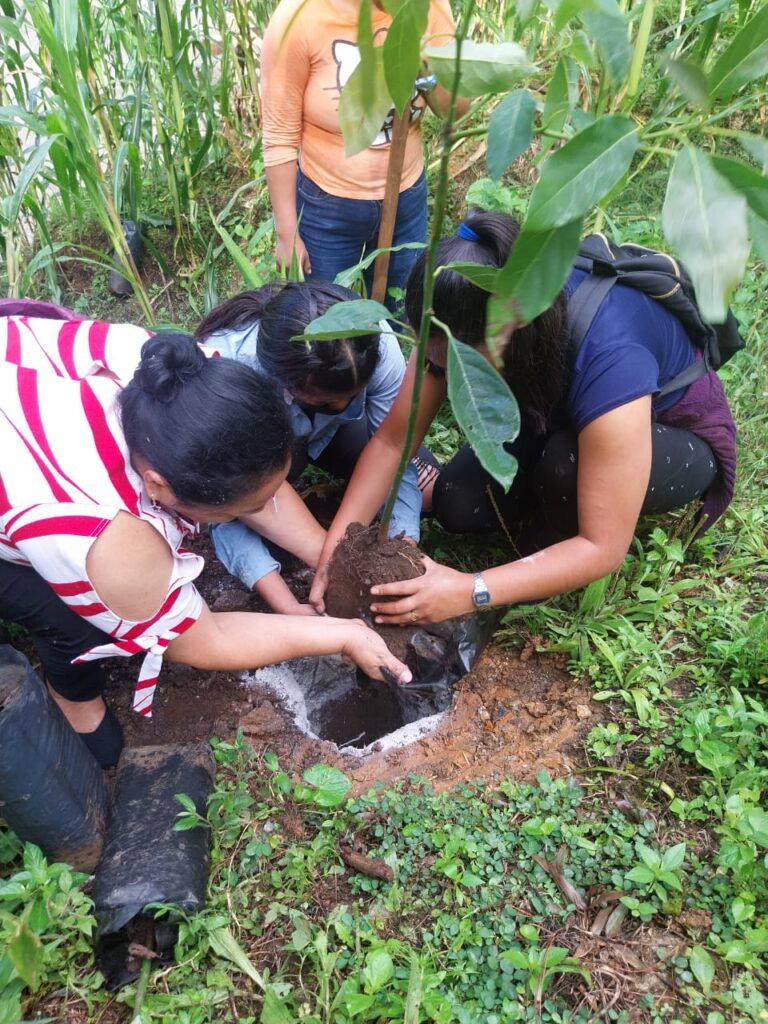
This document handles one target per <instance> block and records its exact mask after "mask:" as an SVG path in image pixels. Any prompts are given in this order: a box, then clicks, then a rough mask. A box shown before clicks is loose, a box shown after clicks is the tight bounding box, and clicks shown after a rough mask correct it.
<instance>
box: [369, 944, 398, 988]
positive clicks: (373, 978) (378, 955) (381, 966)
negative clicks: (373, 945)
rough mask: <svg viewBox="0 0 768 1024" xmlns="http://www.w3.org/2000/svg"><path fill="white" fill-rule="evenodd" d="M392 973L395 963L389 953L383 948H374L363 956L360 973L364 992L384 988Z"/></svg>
mask: <svg viewBox="0 0 768 1024" xmlns="http://www.w3.org/2000/svg"><path fill="white" fill-rule="evenodd" d="M394 973H395V965H394V963H393V962H392V957H391V956H390V955H389V953H387V952H386V950H383V949H374V950H373V951H372V952H370V953H369V954H368V956H367V957H366V958H365V967H364V968H363V970H362V974H361V977H362V979H363V984H364V985H365V990H366V992H368V993H374V992H378V991H379V989H381V988H384V986H385V985H386V984H387V982H388V981H389V980H390V978H392V976H393V975H394Z"/></svg>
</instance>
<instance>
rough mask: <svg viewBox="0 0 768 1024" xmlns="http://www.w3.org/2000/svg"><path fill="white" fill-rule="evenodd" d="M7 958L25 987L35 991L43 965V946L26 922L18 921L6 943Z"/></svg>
mask: <svg viewBox="0 0 768 1024" xmlns="http://www.w3.org/2000/svg"><path fill="white" fill-rule="evenodd" d="M7 952H8V956H9V958H10V960H11V963H12V964H13V966H14V967H15V968H16V971H17V973H18V975H19V977H20V978H21V979H22V981H23V982H24V984H25V985H27V986H28V987H29V988H31V989H32V991H33V992H36V991H37V987H38V985H39V984H40V968H41V967H42V965H43V944H42V942H41V941H40V939H38V937H37V936H36V935H35V934H34V933H33V931H32V929H31V928H30V927H29V925H28V924H27V922H26V920H23V919H22V920H21V921H19V923H18V925H17V926H16V931H15V932H14V934H13V936H12V937H11V940H10V942H9V943H8V950H7Z"/></svg>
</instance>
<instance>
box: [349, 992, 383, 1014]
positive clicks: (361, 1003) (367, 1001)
mask: <svg viewBox="0 0 768 1024" xmlns="http://www.w3.org/2000/svg"><path fill="white" fill-rule="evenodd" d="M375 1000H376V996H372V995H366V994H365V993H364V992H347V993H345V995H344V1007H345V1009H346V1011H347V1013H348V1014H349V1015H350V1017H356V1016H358V1015H359V1014H361V1013H365V1012H366V1010H370V1008H371V1007H372V1006H373V1004H374V1002H375ZM363 1020H365V1018H363Z"/></svg>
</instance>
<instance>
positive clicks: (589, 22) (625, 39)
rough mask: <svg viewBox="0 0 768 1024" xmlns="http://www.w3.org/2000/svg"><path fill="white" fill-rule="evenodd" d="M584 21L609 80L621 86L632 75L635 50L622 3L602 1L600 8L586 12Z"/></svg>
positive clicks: (609, 0) (598, 6)
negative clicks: (630, 72)
mask: <svg viewBox="0 0 768 1024" xmlns="http://www.w3.org/2000/svg"><path fill="white" fill-rule="evenodd" d="M581 21H582V24H583V25H584V28H585V29H586V32H587V35H588V36H589V38H590V39H592V40H593V41H594V44H595V47H596V49H597V53H598V56H599V57H600V60H601V62H602V64H603V67H604V68H605V70H606V72H607V74H608V77H609V78H610V79H611V81H612V82H613V83H614V85H618V84H620V83H621V82H623V81H624V79H625V78H626V77H627V74H628V73H629V66H630V63H631V61H632V48H631V46H630V45H629V32H628V29H627V20H626V18H625V16H624V15H623V14H622V12H621V10H620V8H619V6H618V4H617V3H616V2H615V0H599V2H598V3H597V4H596V9H594V10H585V11H584V12H583V13H582V15H581Z"/></svg>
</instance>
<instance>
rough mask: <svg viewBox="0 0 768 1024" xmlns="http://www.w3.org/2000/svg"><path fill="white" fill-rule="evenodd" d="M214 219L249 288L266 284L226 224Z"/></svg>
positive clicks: (214, 224) (215, 225) (214, 223)
mask: <svg viewBox="0 0 768 1024" xmlns="http://www.w3.org/2000/svg"><path fill="white" fill-rule="evenodd" d="M212 220H213V226H214V227H215V228H216V230H217V231H218V233H219V234H220V235H221V239H222V241H223V242H224V245H225V246H226V247H227V251H228V252H229V255H230V256H231V257H232V259H233V260H234V262H235V266H236V267H237V269H238V270H239V271H240V273H241V274H242V275H243V280H244V281H245V283H246V284H247V285H248V287H249V288H260V287H261V286H262V284H264V282H263V281H262V279H261V275H260V274H258V273H257V271H256V268H255V267H254V265H253V264H252V263H251V261H250V260H249V259H248V257H247V256H246V255H245V253H244V252H243V251H242V249H241V248H240V246H239V245H238V244H237V242H236V241H235V240H234V238H233V237H232V235H230V233H229V232H228V231H227V229H226V228H225V227H224V225H223V224H219V222H218V221H217V220H216V219H215V217H214V218H212Z"/></svg>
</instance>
